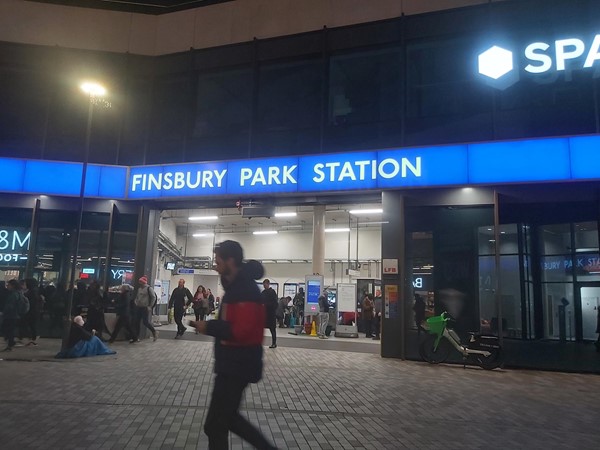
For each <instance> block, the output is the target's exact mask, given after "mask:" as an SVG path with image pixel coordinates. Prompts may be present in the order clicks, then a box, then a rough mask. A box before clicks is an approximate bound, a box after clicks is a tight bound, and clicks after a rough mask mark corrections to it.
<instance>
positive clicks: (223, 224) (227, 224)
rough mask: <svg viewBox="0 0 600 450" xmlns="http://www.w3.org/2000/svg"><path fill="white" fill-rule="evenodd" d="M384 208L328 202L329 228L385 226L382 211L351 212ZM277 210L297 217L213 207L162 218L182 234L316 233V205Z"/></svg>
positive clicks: (165, 214)
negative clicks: (245, 213)
mask: <svg viewBox="0 0 600 450" xmlns="http://www.w3.org/2000/svg"><path fill="white" fill-rule="evenodd" d="M378 208H379V209H381V204H380V203H369V204H365V203H362V204H356V205H327V206H326V210H325V211H326V213H325V228H348V227H350V228H353V229H354V228H356V227H357V225H358V226H359V227H360V228H373V229H379V228H381V221H382V214H381V213H370V214H366V215H362V214H361V215H353V214H350V213H348V211H350V210H355V209H378ZM275 211H276V212H295V213H296V214H297V215H296V216H295V217H271V218H268V217H253V218H247V217H243V216H242V214H241V212H240V211H238V209H237V208H213V209H179V210H168V211H163V212H162V215H161V217H162V220H171V221H173V222H174V223H175V225H176V226H177V233H178V234H186V231H188V232H189V234H194V233H210V232H215V231H216V232H217V233H246V232H252V231H268V230H276V231H279V232H284V231H296V232H302V231H306V232H312V226H313V207H312V206H296V207H293V206H287V207H277V208H276V209H275ZM194 216H196V217H198V216H199V217H206V216H218V219H217V220H210V221H196V220H189V218H190V217H194Z"/></svg>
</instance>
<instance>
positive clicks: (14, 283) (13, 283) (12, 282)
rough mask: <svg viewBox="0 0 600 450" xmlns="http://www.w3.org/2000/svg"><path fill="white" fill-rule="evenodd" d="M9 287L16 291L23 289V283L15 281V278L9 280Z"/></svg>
mask: <svg viewBox="0 0 600 450" xmlns="http://www.w3.org/2000/svg"><path fill="white" fill-rule="evenodd" d="M8 285H9V286H11V287H12V288H13V289H15V290H19V289H21V283H19V281H17V280H15V279H14V278H13V279H12V280H8Z"/></svg>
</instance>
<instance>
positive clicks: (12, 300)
mask: <svg viewBox="0 0 600 450" xmlns="http://www.w3.org/2000/svg"><path fill="white" fill-rule="evenodd" d="M6 287H7V289H8V295H7V296H6V299H5V301H4V310H3V311H2V314H3V321H2V334H3V335H4V339H5V340H6V343H7V347H6V348H5V349H4V350H3V351H5V352H10V351H12V349H13V347H14V346H15V333H16V328H17V322H18V320H19V318H20V317H22V316H24V315H25V314H27V311H28V310H29V301H28V300H27V298H26V297H25V296H24V295H23V294H22V292H21V286H20V284H19V281H18V280H14V279H13V280H9V281H8V283H7V286H6Z"/></svg>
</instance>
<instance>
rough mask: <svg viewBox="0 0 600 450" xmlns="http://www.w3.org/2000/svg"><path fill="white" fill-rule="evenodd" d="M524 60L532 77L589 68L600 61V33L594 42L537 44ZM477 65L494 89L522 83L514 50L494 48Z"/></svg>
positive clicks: (527, 49) (576, 40)
mask: <svg viewBox="0 0 600 450" xmlns="http://www.w3.org/2000/svg"><path fill="white" fill-rule="evenodd" d="M522 58H523V68H524V70H525V72H527V73H530V74H543V73H547V72H550V71H551V70H555V71H557V72H563V71H566V70H568V69H589V68H591V67H593V66H594V64H595V63H596V61H598V60H600V34H597V35H595V36H594V37H593V38H592V39H591V40H590V41H585V40H582V39H579V38H575V37H569V38H565V39H557V40H554V41H551V42H543V41H537V42H533V43H531V44H528V45H527V46H525V49H524V50H523V53H522ZM477 62H478V65H477V67H478V72H479V73H480V74H481V75H483V76H484V77H486V79H487V80H488V82H489V84H490V85H492V86H494V87H498V88H500V89H505V88H506V87H508V86H511V85H512V84H514V83H516V82H517V81H518V80H519V75H518V70H516V69H518V67H517V66H516V65H515V62H514V57H513V52H512V51H511V50H508V49H506V48H503V47H500V46H498V45H494V46H492V47H490V48H488V49H487V50H485V51H484V52H482V53H480V54H479V55H478V57H477Z"/></svg>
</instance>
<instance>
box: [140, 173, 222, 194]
mask: <svg viewBox="0 0 600 450" xmlns="http://www.w3.org/2000/svg"><path fill="white" fill-rule="evenodd" d="M226 172H227V170H226V169H223V170H197V171H195V172H192V171H187V172H165V173H157V174H154V173H138V174H134V175H133V176H132V181H131V190H132V191H137V190H142V191H152V190H159V191H160V190H165V191H169V190H171V189H175V190H179V189H185V188H188V189H196V188H198V187H201V188H202V189H205V188H207V187H208V188H214V187H215V186H216V187H221V186H223V179H224V177H225V173H226Z"/></svg>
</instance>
